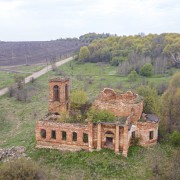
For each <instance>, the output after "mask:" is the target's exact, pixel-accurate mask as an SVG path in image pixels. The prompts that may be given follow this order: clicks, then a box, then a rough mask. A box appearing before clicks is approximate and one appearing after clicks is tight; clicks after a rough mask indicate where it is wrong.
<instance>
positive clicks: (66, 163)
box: [0, 62, 180, 179]
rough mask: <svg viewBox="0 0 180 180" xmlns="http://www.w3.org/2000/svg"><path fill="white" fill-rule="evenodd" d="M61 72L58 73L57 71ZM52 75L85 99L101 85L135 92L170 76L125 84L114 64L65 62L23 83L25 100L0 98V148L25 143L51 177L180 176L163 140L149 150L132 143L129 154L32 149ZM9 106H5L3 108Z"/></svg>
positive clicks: (174, 151)
mask: <svg viewBox="0 0 180 180" xmlns="http://www.w3.org/2000/svg"><path fill="white" fill-rule="evenodd" d="M60 74H61V75H60ZM54 76H58V77H59V76H67V77H70V78H71V91H72V92H73V91H74V90H76V89H84V90H85V91H86V92H87V94H88V96H89V99H90V100H93V99H94V98H95V97H96V95H97V94H98V93H99V91H100V90H102V89H103V88H104V87H112V88H114V89H117V90H119V91H123V90H129V89H131V90H132V89H133V90H135V89H136V88H137V87H139V86H140V85H141V84H146V85H148V84H150V85H153V84H154V85H153V86H155V87H158V85H159V84H161V83H167V82H168V81H169V80H170V78H171V76H167V75H165V76H162V77H155V76H154V77H145V78H142V77H138V80H137V81H136V82H129V81H128V78H127V77H121V76H119V75H118V74H117V67H114V66H110V65H107V64H93V63H86V64H77V63H75V62H71V63H67V64H66V65H63V66H62V67H59V68H58V69H57V71H51V72H49V73H47V74H46V75H43V76H42V77H40V78H39V79H37V80H36V81H35V82H34V83H30V84H27V85H26V87H24V89H25V90H26V91H27V92H28V94H27V96H28V101H26V102H23V101H17V100H16V98H15V97H12V98H10V97H8V96H3V97H0V120H1V121H0V131H1V136H0V146H1V147H12V146H24V147H25V148H26V153H27V155H28V156H30V157H31V158H32V159H33V160H34V161H36V162H38V163H39V164H40V165H41V166H42V167H43V169H45V170H46V169H48V171H47V172H48V174H49V178H50V179H79V178H82V179H83V178H84V179H120V178H121V179H154V178H155V177H156V176H159V178H160V179H171V178H172V177H173V175H174V174H177V176H176V177H179V174H178V173H179V168H178V167H177V168H175V167H176V166H179V163H180V162H179V159H180V158H179V149H178V148H175V147H173V146H170V145H169V144H168V143H162V142H161V144H158V145H156V146H154V147H152V148H149V149H146V148H141V147H132V148H131V149H130V151H129V157H128V158H127V159H126V158H124V157H122V156H121V155H115V154H114V152H112V151H110V150H102V151H100V152H96V151H94V152H92V153H91V152H84V151H81V152H78V153H70V152H59V151H56V150H47V149H46V150H45V149H44V150H43V149H42V150H38V149H36V148H35V144H36V142H35V123H36V121H37V120H39V119H40V118H42V117H43V116H44V114H46V113H47V105H48V79H49V78H51V77H54ZM7 107H8V108H7Z"/></svg>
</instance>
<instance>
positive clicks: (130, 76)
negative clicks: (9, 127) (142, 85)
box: [128, 70, 138, 82]
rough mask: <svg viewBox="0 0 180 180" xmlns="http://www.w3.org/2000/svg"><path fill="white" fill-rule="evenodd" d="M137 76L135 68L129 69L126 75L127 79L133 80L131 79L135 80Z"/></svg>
mask: <svg viewBox="0 0 180 180" xmlns="http://www.w3.org/2000/svg"><path fill="white" fill-rule="evenodd" d="M137 78H138V74H137V72H136V71H135V70H133V71H131V72H130V73H129V75H128V81H130V82H133V81H137Z"/></svg>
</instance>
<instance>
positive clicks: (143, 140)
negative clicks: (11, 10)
mask: <svg viewBox="0 0 180 180" xmlns="http://www.w3.org/2000/svg"><path fill="white" fill-rule="evenodd" d="M57 86H58V87H57ZM67 87H68V88H67ZM57 92H58V93H57ZM93 106H95V107H96V108H98V109H106V110H109V111H111V112H113V113H114V115H115V116H118V117H126V118H125V122H124V124H122V122H120V121H118V122H114V123H103V122H100V123H92V122H88V123H87V124H79V123H60V122H58V121H57V120H58V119H59V118H60V117H61V112H62V111H64V110H66V111H68V112H69V109H70V98H69V79H53V80H51V81H50V82H49V112H50V113H54V114H51V115H49V116H46V117H45V118H44V119H43V121H38V122H37V123H36V141H37V146H36V147H37V148H52V149H60V150H65V151H67V150H68V151H79V150H82V149H84V150H88V151H93V150H101V149H102V148H108V149H113V150H114V151H115V153H118V154H119V153H122V154H123V155H124V156H125V157H127V155H128V149H129V146H130V145H131V142H132V141H131V140H132V138H135V137H138V138H140V142H139V144H140V145H142V146H150V145H153V144H156V143H157V138H158V122H159V120H158V118H156V116H154V115H146V114H143V115H142V111H143V101H142V99H141V98H140V97H139V96H138V95H137V94H134V93H132V92H131V91H128V92H126V93H117V92H115V91H114V90H112V89H109V88H105V89H104V90H103V91H102V92H101V93H100V94H99V96H98V98H97V99H96V100H95V102H94V103H93ZM58 114H59V115H58ZM141 115H142V116H141ZM140 118H141V120H143V121H139V120H140ZM123 119H124V118H123ZM64 133H65V134H64ZM132 135H133V136H134V137H132ZM65 137H66V138H65Z"/></svg>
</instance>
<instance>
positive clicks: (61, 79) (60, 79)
mask: <svg viewBox="0 0 180 180" xmlns="http://www.w3.org/2000/svg"><path fill="white" fill-rule="evenodd" d="M69 80H70V78H67V77H64V78H62V77H53V78H51V79H49V82H66V81H69Z"/></svg>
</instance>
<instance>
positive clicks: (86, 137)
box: [83, 133, 88, 143]
mask: <svg viewBox="0 0 180 180" xmlns="http://www.w3.org/2000/svg"><path fill="white" fill-rule="evenodd" d="M83 142H84V143H88V134H86V133H83Z"/></svg>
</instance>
